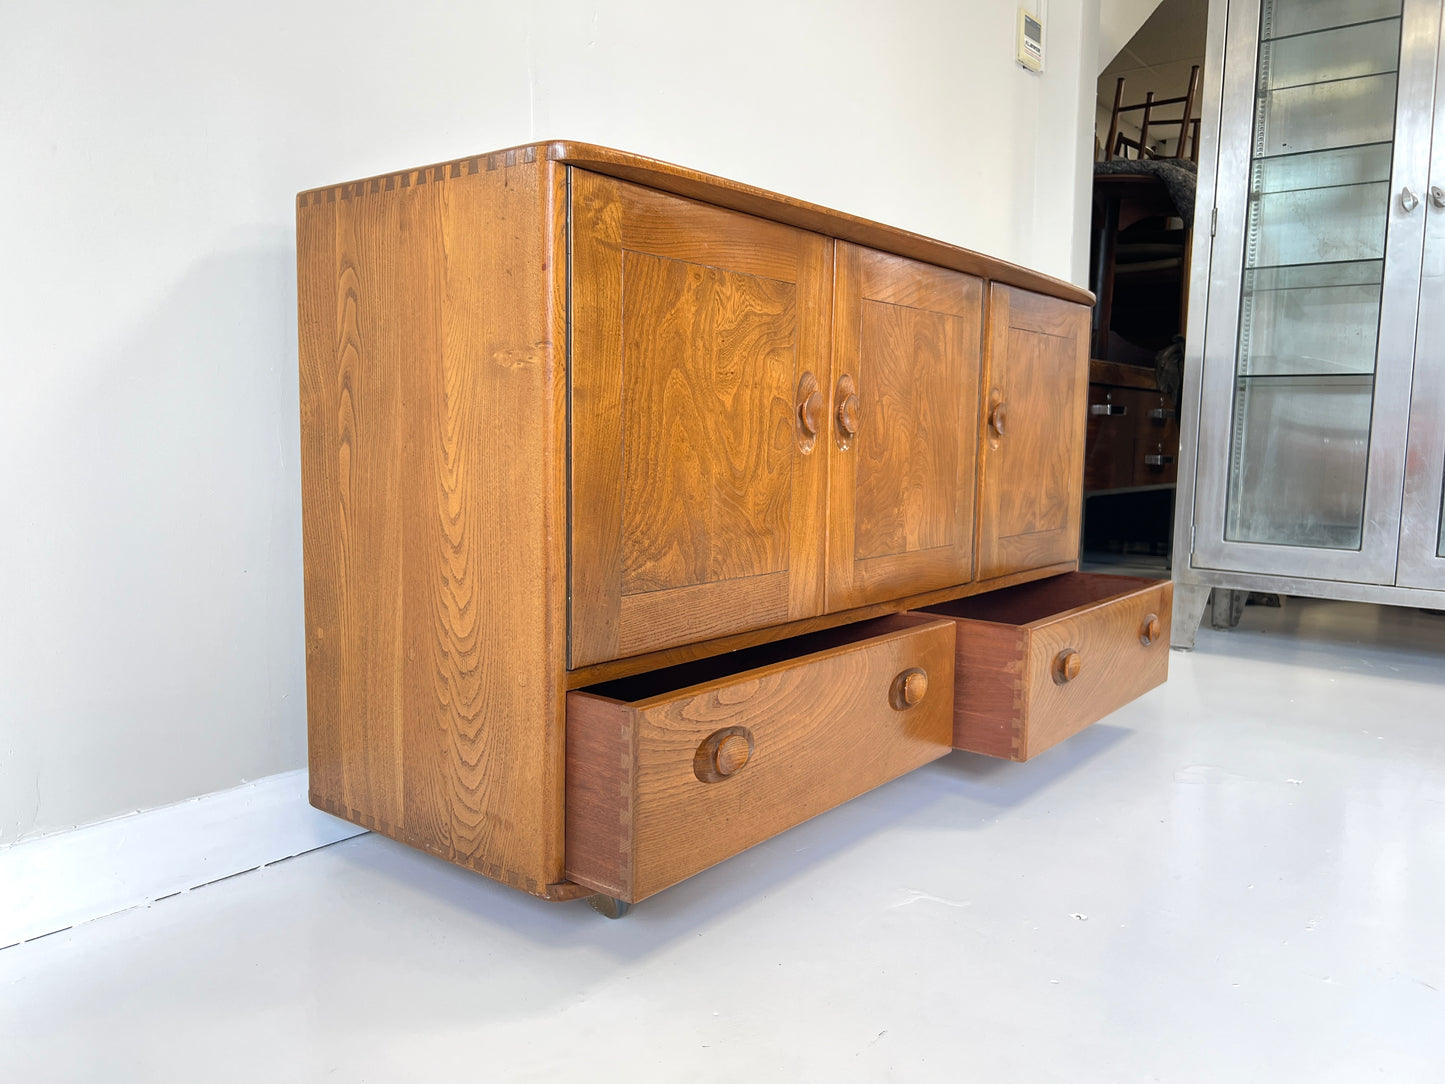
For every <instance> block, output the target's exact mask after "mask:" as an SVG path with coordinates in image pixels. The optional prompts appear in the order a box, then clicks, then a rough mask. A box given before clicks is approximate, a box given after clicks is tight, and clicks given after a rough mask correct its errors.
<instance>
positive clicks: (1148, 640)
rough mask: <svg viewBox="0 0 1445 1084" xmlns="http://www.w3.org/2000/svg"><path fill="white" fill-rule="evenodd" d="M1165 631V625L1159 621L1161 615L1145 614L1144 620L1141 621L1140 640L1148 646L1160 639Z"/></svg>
mask: <svg viewBox="0 0 1445 1084" xmlns="http://www.w3.org/2000/svg"><path fill="white" fill-rule="evenodd" d="M1163 632H1164V626H1163V625H1162V624H1160V622H1159V615H1158V614H1145V615H1144V620H1143V621H1141V622H1140V623H1139V642H1140V643H1141V644H1143V645H1144V646H1145V647H1148V646H1149V645H1150V644H1152V643H1153V642H1154V641H1155V640H1157V639H1159V637H1160V635H1161V634H1162V633H1163Z"/></svg>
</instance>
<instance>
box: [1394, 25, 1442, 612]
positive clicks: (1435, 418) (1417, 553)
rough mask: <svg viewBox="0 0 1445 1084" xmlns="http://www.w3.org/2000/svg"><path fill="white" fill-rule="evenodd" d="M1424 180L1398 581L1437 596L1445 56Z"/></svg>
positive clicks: (1437, 85)
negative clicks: (1427, 180)
mask: <svg viewBox="0 0 1445 1084" xmlns="http://www.w3.org/2000/svg"><path fill="white" fill-rule="evenodd" d="M1441 53H1442V54H1445V44H1442V47H1441ZM1429 176H1430V185H1431V188H1430V191H1429V199H1428V200H1426V197H1425V195H1423V194H1422V196H1421V200H1422V202H1424V204H1425V206H1423V207H1421V210H1423V211H1425V212H1426V215H1425V247H1424V250H1423V253H1422V256H1423V258H1422V261H1421V265H1420V308H1419V324H1418V328H1417V332H1416V336H1415V355H1414V363H1415V364H1414V369H1413V373H1412V382H1411V390H1410V421H1409V429H1408V433H1407V440H1408V443H1407V446H1406V451H1405V489H1404V501H1403V504H1402V506H1401V517H1400V560H1399V566H1398V568H1397V571H1396V580H1395V582H1396V583H1397V584H1398V585H1399V586H1401V587H1424V588H1433V589H1434V590H1437V591H1440V590H1445V364H1442V359H1441V350H1442V345H1441V344H1442V343H1445V207H1442V206H1441V205H1440V204H1439V203H1437V202H1436V201H1435V197H1436V194H1437V193H1439V192H1440V190H1441V189H1442V188H1445V55H1441V56H1440V63H1438V64H1437V65H1436V76H1435V114H1434V125H1433V139H1432V141H1431V145H1430V175H1429Z"/></svg>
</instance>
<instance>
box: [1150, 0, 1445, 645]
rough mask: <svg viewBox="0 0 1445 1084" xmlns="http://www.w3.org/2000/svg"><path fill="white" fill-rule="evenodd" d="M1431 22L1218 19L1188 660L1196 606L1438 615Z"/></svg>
mask: <svg viewBox="0 0 1445 1084" xmlns="http://www.w3.org/2000/svg"><path fill="white" fill-rule="evenodd" d="M1441 9H1442V4H1441V3H1440V0H1404V2H1403V3H1402V2H1401V0H1362V2H1357V3H1354V4H1350V5H1345V4H1341V3H1321V2H1307V0H1235V2H1233V3H1229V4H1226V3H1225V2H1224V0H1215V2H1214V3H1212V4H1211V6H1210V29H1209V43H1208V53H1209V60H1208V67H1209V83H1210V85H1211V87H1213V88H1214V92H1213V93H1212V94H1211V95H1210V98H1211V100H1212V101H1217V102H1219V103H1220V108H1219V112H1218V113H1217V114H1214V113H1211V115H1210V116H1209V117H1208V118H1207V122H1206V124H1205V125H1204V153H1203V155H1202V158H1201V163H1202V165H1201V176H1200V207H1201V208H1204V207H1212V208H1213V209H1214V212H1215V215H1216V216H1217V221H1218V226H1217V233H1216V235H1215V236H1214V237H1213V238H1212V241H1211V245H1210V248H1209V249H1207V250H1206V251H1205V254H1204V258H1203V260H1202V262H1197V264H1196V267H1197V272H1196V275H1195V277H1194V286H1193V289H1194V293H1193V296H1192V299H1191V310H1192V311H1194V312H1197V313H1203V314H1205V326H1204V327H1203V329H1202V332H1203V333H1202V335H1200V334H1197V333H1196V334H1195V335H1193V336H1192V337H1191V340H1190V343H1189V350H1190V355H1189V359H1188V364H1187V365H1186V383H1185V402H1184V410H1183V443H1184V453H1183V455H1182V460H1183V462H1182V465H1181V470H1180V500H1179V505H1178V519H1177V524H1176V532H1175V547H1176V549H1175V562H1174V575H1175V579H1176V582H1177V583H1178V585H1179V588H1180V596H1181V599H1182V600H1183V601H1182V602H1181V606H1182V607H1183V615H1182V617H1181V620H1180V621H1178V622H1176V624H1175V631H1174V640H1175V643H1176V644H1177V645H1179V646H1189V645H1191V644H1192V643H1193V637H1194V630H1195V628H1196V627H1197V625H1198V622H1199V618H1200V615H1201V613H1202V612H1203V609H1204V606H1205V601H1206V599H1207V597H1208V593H1209V591H1210V589H1211V588H1220V589H1226V590H1253V591H1270V592H1279V593H1285V594H1298V595H1307V596H1315V597H1324V598H1343V599H1356V600H1363V601H1369V602H1386V603H1399V604H1406V605H1416V606H1425V607H1433V608H1440V607H1442V606H1445V524H1442V480H1445V365H1442V364H1441V363H1440V355H1439V351H1440V343H1441V342H1442V341H1445V192H1442V191H1441V186H1445V109H1442V108H1440V103H1441V101H1442V98H1445V65H1442V64H1441V63H1440V44H1441V34H1440V24H1441V15H1442V10H1441ZM1432 129H1433V132H1434V141H1433V148H1432ZM1199 221H1200V223H1201V226H1202V225H1203V224H1204V223H1207V222H1209V221H1210V216H1205V215H1203V214H1201V216H1200V218H1199ZM1197 236H1198V238H1199V239H1200V241H1201V246H1202V243H1203V241H1204V240H1205V239H1206V238H1207V237H1208V235H1207V234H1205V233H1204V232H1203V231H1202V229H1201V231H1200V232H1199V233H1198V234H1197ZM1198 257H1199V250H1198V249H1196V260H1198ZM1221 602H1223V603H1224V605H1223V606H1221V605H1220V603H1221ZM1215 608H1216V612H1219V611H1223V612H1225V613H1226V614H1229V613H1235V614H1237V612H1238V607H1237V606H1236V605H1234V600H1231V599H1216V607H1215Z"/></svg>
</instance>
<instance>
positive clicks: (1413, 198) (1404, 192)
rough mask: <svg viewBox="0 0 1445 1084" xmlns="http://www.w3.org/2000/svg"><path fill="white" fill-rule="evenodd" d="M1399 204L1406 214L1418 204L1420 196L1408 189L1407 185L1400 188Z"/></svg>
mask: <svg viewBox="0 0 1445 1084" xmlns="http://www.w3.org/2000/svg"><path fill="white" fill-rule="evenodd" d="M1400 206H1401V207H1402V208H1404V210H1405V213H1406V214H1409V213H1410V212H1411V211H1413V210H1414V209H1415V208H1416V207H1418V206H1420V197H1419V196H1417V195H1415V193H1414V192H1411V191H1410V186H1409V185H1406V186H1405V187H1404V188H1402V189H1400Z"/></svg>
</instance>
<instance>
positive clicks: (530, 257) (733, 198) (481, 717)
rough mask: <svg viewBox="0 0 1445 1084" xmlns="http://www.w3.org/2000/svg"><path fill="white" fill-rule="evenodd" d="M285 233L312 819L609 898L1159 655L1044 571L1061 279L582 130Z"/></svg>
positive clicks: (388, 186) (1009, 739) (1155, 673)
mask: <svg viewBox="0 0 1445 1084" xmlns="http://www.w3.org/2000/svg"><path fill="white" fill-rule="evenodd" d="M297 222H298V226H297V230H298V232H297V250H298V275H299V304H300V315H299V322H300V338H301V363H300V364H301V398H302V414H301V417H302V432H303V444H302V447H303V461H302V492H303V502H304V509H305V519H304V525H305V562H306V617H307V696H308V717H309V730H310V764H311V797H312V801H313V803H314V804H316V805H317V806H319V807H320V808H322V809H326V810H328V811H330V812H333V813H335V814H337V815H338V816H342V817H346V818H348V819H350V820H353V821H355V822H356V823H358V824H362V825H365V826H367V827H369V828H373V829H375V830H377V831H380V832H383V833H385V834H387V835H390V836H392V837H393V838H396V839H399V840H401V841H403V842H406V843H410V844H412V845H413V846H417V847H421V848H424V849H425V850H427V851H429V852H431V853H433V854H436V855H439V856H441V857H443V858H446V859H448V860H450V861H453V862H456V863H458V864H460V865H464V866H467V867H469V868H472V869H475V870H477V871H479V872H482V873H485V874H487V875H488V876H491V877H495V878H497V879H499V880H502V881H504V882H506V883H508V884H511V885H514V886H515V887H518V888H521V889H523V890H525V891H527V892H530V893H533V894H535V895H538V896H543V897H545V898H549V899H570V898H576V897H578V896H580V895H587V894H589V893H599V894H601V897H602V905H603V906H602V909H604V910H606V911H607V912H608V913H612V914H617V913H620V910H621V909H622V908H623V907H624V906H625V905H626V904H627V903H630V902H632V901H635V900H638V899H641V898H643V897H645V896H647V895H650V894H652V893H654V892H657V891H659V890H661V889H663V888H665V887H667V886H668V885H670V884H673V883H675V882H676V881H678V880H679V879H681V878H683V877H686V876H689V875H691V874H692V873H695V872H697V871H698V870H700V869H702V868H704V867H706V866H708V865H710V864H712V863H714V862H717V861H719V860H721V859H723V858H725V857H727V856H728V855H730V854H734V853H736V852H737V851H739V850H741V849H743V848H745V847H748V846H750V845H752V844H753V843H756V842H758V841H759V840H761V839H764V838H767V837H768V836H770V835H773V834H775V833H776V832H778V831H781V830H783V829H784V828H787V827H789V826H790V825H793V824H797V823H798V822H799V821H801V820H803V819H806V818H807V817H810V816H812V815H814V814H815V813H818V812H821V811H822V810H824V809H827V808H829V807H831V806H833V805H836V804H837V803H839V802H841V801H845V800H847V799H848V798H851V797H853V796H855V795H857V794H859V793H862V792H863V791H865V790H867V789H868V788H870V787H873V786H876V785H878V784H879V783H882V782H884V781H886V780H888V779H891V778H893V777H895V776H897V775H899V774H901V773H903V772H906V771H908V770H910V769H911V768H915V767H918V766H919V765H921V764H923V763H926V762H927V761H929V760H931V759H933V758H935V757H938V756H942V755H944V754H945V753H947V752H948V750H949V749H950V748H953V747H957V748H965V749H975V750H978V751H981V752H988V753H991V754H994V755H1002V756H1010V757H1013V758H1015V759H1019V760H1022V759H1026V758H1028V757H1029V756H1032V755H1034V754H1036V753H1037V752H1039V751H1041V750H1043V749H1046V748H1048V747H1049V746H1050V745H1052V744H1054V743H1056V742H1058V741H1060V740H1063V739H1064V738H1066V737H1067V736H1068V735H1069V734H1071V733H1074V732H1075V731H1077V730H1078V729H1079V728H1081V727H1083V726H1085V725H1087V724H1088V723H1089V722H1092V721H1093V720H1094V719H1097V718H1098V717H1099V716H1100V715H1102V714H1103V713H1105V712H1107V711H1110V710H1112V709H1113V708H1114V707H1117V706H1118V705H1119V704H1121V703H1123V702H1124V701H1126V700H1128V699H1130V698H1132V697H1133V696H1136V695H1138V693H1140V692H1142V691H1143V690H1144V689H1147V688H1149V687H1151V686H1152V685H1154V684H1157V683H1158V682H1159V681H1162V680H1163V679H1164V676H1165V670H1166V668H1167V654H1168V653H1167V648H1166V647H1164V646H1163V644H1164V639H1165V637H1166V636H1167V629H1168V626H1169V617H1170V614H1169V610H1170V598H1171V588H1170V585H1169V584H1168V583H1158V582H1152V581H1134V580H1127V579H1122V578H1119V579H1111V578H1109V577H1094V576H1080V575H1079V574H1077V573H1076V572H1075V571H1074V570H1075V569H1076V568H1077V557H1078V535H1079V514H1080V482H1081V479H1082V474H1083V430H1084V402H1085V388H1086V381H1087V375H1086V373H1087V369H1086V366H1087V357H1088V354H1087V327H1088V307H1087V306H1088V304H1089V302H1090V301H1091V300H1092V298H1091V297H1090V295H1089V294H1087V293H1086V292H1084V291H1082V290H1080V289H1078V288H1076V287H1073V286H1070V285H1069V284H1067V283H1063V282H1059V281H1057V280H1054V279H1050V278H1048V277H1046V276H1043V275H1039V274H1037V273H1034V272H1031V271H1028V270H1026V269H1024V268H1020V267H1014V266H1012V265H1009V264H1005V263H1002V262H1000V261H995V260H990V259H988V258H987V257H983V256H979V255H978V254H976V253H971V252H967V251H964V250H962V249H958V248H954V247H953V246H950V245H945V244H942V243H940V242H936V241H931V240H928V239H926V238H922V237H918V236H916V235H914V234H909V233H906V232H904V231H901V230H896V229H892V228H890V227H886V226H881V225H879V224H877V223H872V222H867V221H864V220H862V219H856V218H853V217H851V216H848V215H842V214H839V213H837V212H833V211H828V210H826V209H824V208H820V207H815V206H813V205H810V204H804V203H800V202H798V201H795V200H789V199H786V198H785V197H781V196H777V195H774V194H772V193H768V192H763V191H760V190H758V189H753V188H749V187H746V186H744V185H739V184H736V183H733V182H730V181H726V180H722V179H720V178H715V177H708V176H706V175H703V174H698V173H695V172H692V171H690V170H685V169H681V168H678V167H675V166H668V165H665V164H663V163H659V162H654V161H651V160H649V159H645V158H639V157H637V156H634V155H628V154H623V153H620V152H617V151H611V150H607V149H605V148H599V147H590V146H587V145H584V144H573V143H552V144H541V145H536V146H531V147H523V148H516V149H513V150H510V151H504V152H498V153H496V154H492V155H483V156H478V157H474V158H467V159H460V160H458V161H454V162H448V163H443V164H441V165H436V166H429V167H426V168H423V169H417V170H408V171H405V172H402V173H397V174H391V175H388V176H384V177H375V178H371V179H368V180H364V181H357V182H353V183H350V184H345V185H340V186H336V187H331V188H325V189H320V190H316V191H312V192H305V193H302V194H301V195H300V196H299V197H298V219H297ZM983 592H989V595H988V596H987V598H988V600H989V601H988V602H987V603H979V604H978V605H979V607H981V608H974V607H973V606H972V605H971V604H969V603H968V601H967V600H968V598H969V597H970V596H976V595H981V594H982V593H983Z"/></svg>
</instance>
